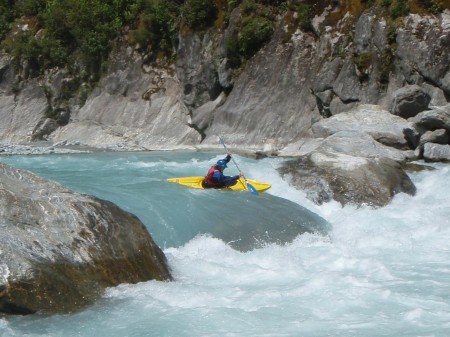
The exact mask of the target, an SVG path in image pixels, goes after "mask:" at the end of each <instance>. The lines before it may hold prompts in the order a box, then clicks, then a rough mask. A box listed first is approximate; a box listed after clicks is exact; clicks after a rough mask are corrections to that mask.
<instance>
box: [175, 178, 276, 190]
mask: <svg viewBox="0 0 450 337" xmlns="http://www.w3.org/2000/svg"><path fill="white" fill-rule="evenodd" d="M204 178H205V177H201V176H195V177H180V178H169V179H167V181H169V182H171V183H177V184H180V185H184V186H188V187H192V188H200V189H204V188H203V186H202V180H203V179H204ZM247 182H248V183H250V184H251V185H252V186H253V187H254V188H255V190H256V191H258V192H264V191H267V190H268V189H269V188H270V187H272V184H269V183H265V182H262V181H257V180H253V179H244V178H239V180H238V181H237V182H236V184H234V185H233V186H229V187H227V188H224V190H231V191H247V190H248V188H247Z"/></svg>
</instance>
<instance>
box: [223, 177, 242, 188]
mask: <svg viewBox="0 0 450 337" xmlns="http://www.w3.org/2000/svg"><path fill="white" fill-rule="evenodd" d="M240 177H241V176H240V175H237V176H233V177H229V176H224V177H223V181H224V183H225V186H231V185H234V184H235V183H236V181H237V180H238V179H239V178H240Z"/></svg>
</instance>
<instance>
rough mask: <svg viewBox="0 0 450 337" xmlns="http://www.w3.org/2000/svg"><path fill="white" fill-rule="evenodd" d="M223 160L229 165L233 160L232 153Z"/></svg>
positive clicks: (228, 153)
mask: <svg viewBox="0 0 450 337" xmlns="http://www.w3.org/2000/svg"><path fill="white" fill-rule="evenodd" d="M223 160H225V162H226V163H227V164H228V163H229V162H230V160H231V153H230V152H227V156H226V157H225V158H223Z"/></svg>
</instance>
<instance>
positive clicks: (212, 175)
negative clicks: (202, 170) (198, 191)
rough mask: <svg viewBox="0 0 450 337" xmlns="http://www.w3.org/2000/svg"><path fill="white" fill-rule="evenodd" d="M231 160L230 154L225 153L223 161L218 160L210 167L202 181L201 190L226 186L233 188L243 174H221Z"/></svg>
mask: <svg viewBox="0 0 450 337" xmlns="http://www.w3.org/2000/svg"><path fill="white" fill-rule="evenodd" d="M230 160H231V153H229V152H228V153H227V156H226V157H225V158H224V159H220V160H218V161H217V163H216V164H215V165H214V166H211V168H210V169H209V171H208V173H207V175H206V177H205V179H203V181H202V186H203V188H224V187H228V186H233V185H235V184H236V182H237V181H238V179H239V178H240V177H242V176H243V175H244V173H242V172H239V175H237V176H233V177H230V176H226V175H224V174H223V170H225V169H226V168H227V167H228V166H227V163H228V162H229V161H230Z"/></svg>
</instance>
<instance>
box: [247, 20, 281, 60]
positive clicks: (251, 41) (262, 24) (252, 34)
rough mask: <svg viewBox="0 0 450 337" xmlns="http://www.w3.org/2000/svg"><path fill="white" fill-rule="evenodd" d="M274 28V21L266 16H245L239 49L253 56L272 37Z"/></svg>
mask: <svg viewBox="0 0 450 337" xmlns="http://www.w3.org/2000/svg"><path fill="white" fill-rule="evenodd" d="M273 30H274V27H273V23H272V22H271V21H269V20H268V19H266V18H264V17H260V16H256V17H248V18H245V19H244V20H243V23H242V29H241V33H240V36H239V48H240V49H239V51H240V52H241V53H242V55H244V56H246V57H251V56H252V55H254V54H255V53H256V52H257V51H258V50H259V49H260V48H261V47H262V45H264V43H266V42H267V41H268V40H269V39H270V37H271V36H272V33H273Z"/></svg>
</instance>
